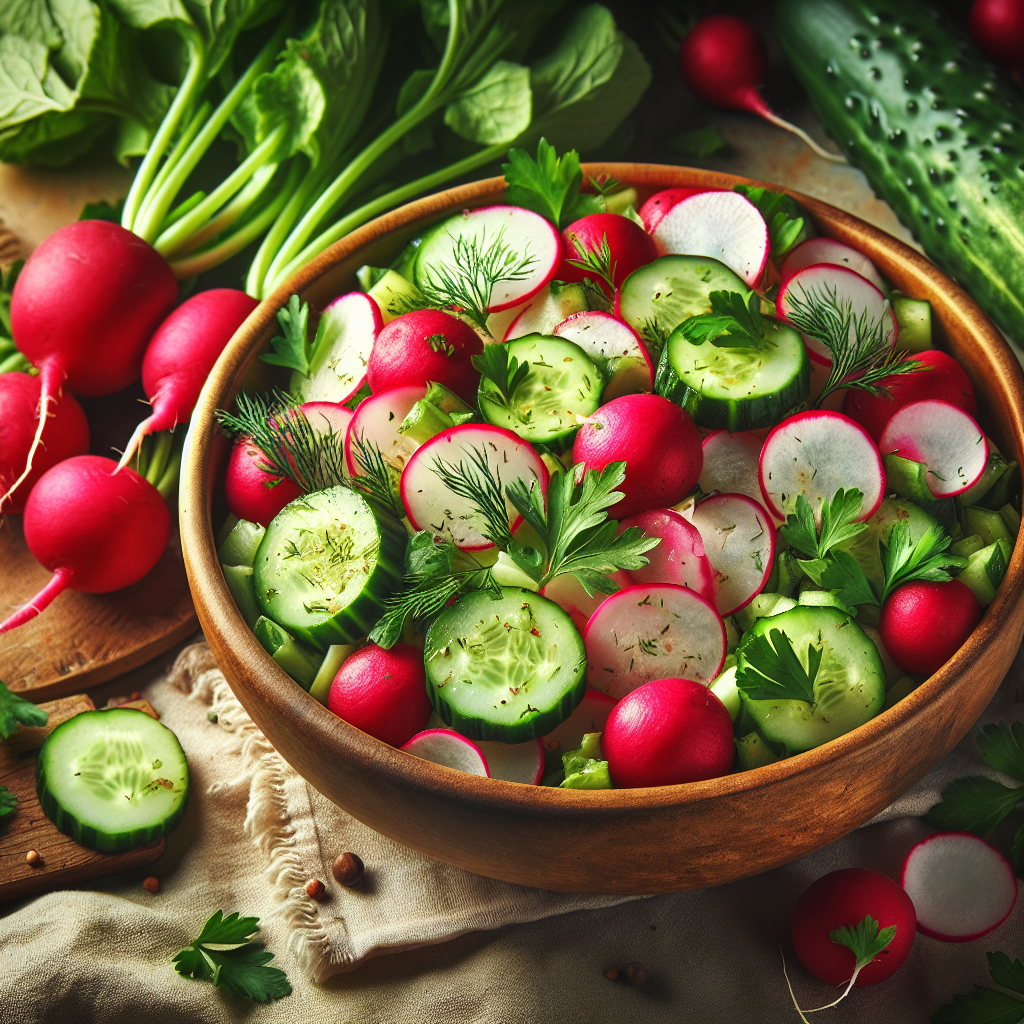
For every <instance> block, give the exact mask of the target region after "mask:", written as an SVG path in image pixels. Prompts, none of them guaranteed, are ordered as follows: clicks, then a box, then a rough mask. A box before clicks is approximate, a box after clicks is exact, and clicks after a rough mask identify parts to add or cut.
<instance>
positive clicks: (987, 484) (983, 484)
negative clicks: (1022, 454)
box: [956, 441, 1017, 505]
mask: <svg viewBox="0 0 1024 1024" xmlns="http://www.w3.org/2000/svg"><path fill="white" fill-rule="evenodd" d="M1016 465H1017V463H1016V462H1007V461H1006V459H1004V458H1003V457H1002V455H1001V454H1000V453H999V452H997V451H996V450H995V448H994V447H993V446H992V442H991V441H989V452H988V461H987V462H986V463H985V469H984V472H982V474H981V479H980V480H978V481H977V482H976V483H975V484H974V485H973V486H971V487H968V488H967V490H966V491H964V492H963V494H958V495H957V496H956V497H957V501H959V503H960V504H961V505H977V504H978V502H980V501H981V500H982V499H983V498H984V497H986V495H987V494H988V493H989V491H991V490H992V488H993V487H995V485H996V484H997V483H998V482H999V481H1000V480H1001V479H1002V477H1003V476H1004V474H1006V473H1011V472H1012V471H1013V469H1014V467H1015V466H1016Z"/></svg>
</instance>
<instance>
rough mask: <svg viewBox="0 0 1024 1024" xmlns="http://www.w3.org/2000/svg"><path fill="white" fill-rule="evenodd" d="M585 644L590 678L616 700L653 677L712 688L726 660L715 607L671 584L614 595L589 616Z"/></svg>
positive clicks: (722, 625) (722, 627) (722, 629)
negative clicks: (692, 681)
mask: <svg viewBox="0 0 1024 1024" xmlns="http://www.w3.org/2000/svg"><path fill="white" fill-rule="evenodd" d="M583 642H584V644H585V645H586V648H587V682H588V683H589V684H590V685H591V686H593V687H594V688H595V689H597V690H601V691H603V692H604V693H610V694H611V695H612V696H613V697H616V698H622V697H625V696H626V694H627V693H632V692H633V690H635V689H636V688H637V687H638V686H643V684H644V683H649V682H650V681H651V680H652V679H692V680H694V681H695V682H698V683H702V684H703V685H704V686H708V685H710V683H711V680H712V679H714V678H715V676H717V675H718V673H719V672H720V671H721V669H722V663H723V662H724V661H725V623H724V622H723V621H722V617H721V616H720V615H719V614H718V612H717V611H716V610H715V606H714V605H713V604H712V603H711V602H710V601H708V600H706V599H705V598H703V597H701V596H700V594H698V593H697V592H696V591H693V590H689V589H688V588H686V587H677V586H674V585H672V584H670V583H656V584H638V585H637V586H634V587H626V589H625V590H620V591H619V592H618V593H617V594H612V595H611V597H609V598H607V599H606V600H605V601H603V602H602V604H601V606H600V607H599V608H598V609H597V611H596V612H594V614H593V615H592V616H591V617H590V622H588V623H587V629H586V632H585V633H584V634H583Z"/></svg>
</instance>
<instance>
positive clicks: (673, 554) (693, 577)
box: [619, 508, 715, 601]
mask: <svg viewBox="0 0 1024 1024" xmlns="http://www.w3.org/2000/svg"><path fill="white" fill-rule="evenodd" d="M630 526H639V527H640V529H641V530H643V532H644V533H646V534H647V536H648V537H660V538H661V543H660V544H659V545H658V546H657V547H656V548H652V549H651V550H650V551H648V552H646V554H645V557H646V558H647V559H648V562H647V565H645V566H644V567H643V568H642V569H632V570H631V571H630V572H629V576H630V578H631V579H632V581H633V582H634V583H673V584H675V585H676V586H679V587H689V588H690V590H694V591H696V592H697V593H698V594H700V596H701V597H703V598H705V599H707V600H708V601H714V599H715V572H714V569H712V568H711V562H710V561H709V560H708V557H707V554H706V553H705V551H704V541H703V540H702V539H701V535H700V532H699V531H698V530H697V528H696V527H695V526H692V525H691V524H690V523H688V522H687V521H686V519H684V518H683V516H682V515H680V514H679V513H678V512H677V511H676V510H675V509H673V508H652V509H649V510H648V511H646V512H639V513H637V515H635V516H630V517H629V518H628V519H623V520H622V522H620V523H619V533H622V531H623V530H625V529H627V528H628V527H630Z"/></svg>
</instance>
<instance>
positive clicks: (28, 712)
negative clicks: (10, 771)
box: [0, 683, 50, 740]
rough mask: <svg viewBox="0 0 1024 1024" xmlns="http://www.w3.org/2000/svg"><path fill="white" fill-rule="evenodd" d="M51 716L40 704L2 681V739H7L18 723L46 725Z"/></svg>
mask: <svg viewBox="0 0 1024 1024" xmlns="http://www.w3.org/2000/svg"><path fill="white" fill-rule="evenodd" d="M49 717H50V716H49V715H48V714H47V713H46V712H45V711H44V710H43V709H42V708H41V707H39V706H38V705H36V704H33V703H32V702H31V701H27V700H25V698H24V697H19V696H18V695H17V694H16V693H11V691H10V690H8V689H7V687H6V686H5V685H4V684H3V683H0V740H5V739H7V737H8V736H10V735H12V734H13V732H14V730H15V729H17V728H18V723H19V722H20V723H21V724H22V725H26V726H34V727H36V728H38V727H39V726H43V725H46V722H47V719H48V718H49Z"/></svg>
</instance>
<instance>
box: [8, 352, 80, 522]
mask: <svg viewBox="0 0 1024 1024" xmlns="http://www.w3.org/2000/svg"><path fill="white" fill-rule="evenodd" d="M63 378H64V374H63V372H62V371H61V370H59V369H58V368H57V367H55V366H54V365H53V364H52V363H47V364H46V365H45V366H44V367H43V372H42V382H41V386H40V389H39V423H38V424H37V425H36V433H35V436H34V437H33V438H32V446H31V448H29V450H28V458H27V459H26V460H25V468H24V469H23V470H22V471H21V476H19V477H18V479H17V480H15V481H14V483H13V484H11V486H10V487H8V488H7V491H6V492H5V493H4V495H3V497H2V498H0V513H2V512H3V508H4V505H5V504H6V503H7V499H8V498H10V496H11V495H12V494H13V493H14V492H15V491H16V490H17V489H18V488H19V487H20V486H21V485H22V484H23V483H24V482H25V480H26V479H27V478H28V475H29V474H30V473H31V472H32V462H33V461H34V459H35V457H36V451H37V450H38V448H39V446H40V445H41V444H42V443H43V431H44V430H45V429H46V420H47V418H48V417H49V416H50V411H49V407H50V405H51V403H52V404H53V405H56V404H57V396H58V395H59V394H60V388H61V384H62V383H63Z"/></svg>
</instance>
